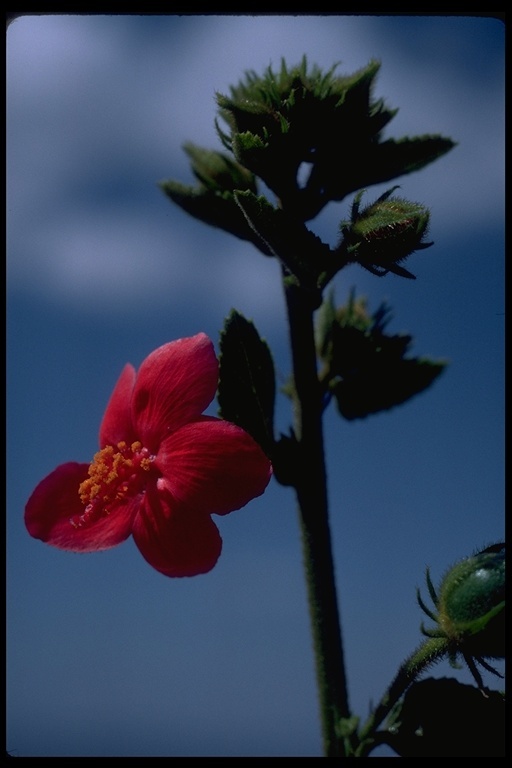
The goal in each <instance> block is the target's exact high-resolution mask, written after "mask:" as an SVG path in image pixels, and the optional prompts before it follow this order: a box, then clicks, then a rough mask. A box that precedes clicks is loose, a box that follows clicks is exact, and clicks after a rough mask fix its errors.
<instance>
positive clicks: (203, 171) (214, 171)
mask: <svg viewBox="0 0 512 768" xmlns="http://www.w3.org/2000/svg"><path fill="white" fill-rule="evenodd" d="M184 150H185V152H186V153H187V155H188V156H189V158H190V160H191V168H192V172H193V173H194V176H195V177H196V179H197V180H198V182H199V184H198V185H197V186H195V187H193V186H187V185H185V184H181V183H180V182H177V181H172V180H170V179H169V180H167V181H162V182H161V183H160V188H161V189H162V191H163V192H164V194H165V195H166V196H167V197H168V198H169V199H170V200H172V201H173V202H174V203H176V205H179V206H180V208H182V209H183V210H184V211H186V212H187V213H189V214H191V215H192V216H194V217H195V218H197V219H200V221H203V222H204V223H205V224H210V225H212V226H215V227H219V228H220V229H224V230H225V231H226V232H229V233H230V234H232V235H235V236H236V237H239V238H240V239H242V240H248V241H249V242H252V243H253V244H254V245H256V247H257V248H259V250H260V251H262V253H264V254H265V255H266V256H270V255H271V253H270V252H269V250H268V249H267V247H266V245H265V243H264V242H263V241H262V240H261V238H260V237H258V235H257V234H256V233H255V232H254V229H253V228H252V227H250V226H249V225H248V223H247V220H246V218H245V216H244V215H243V213H242V211H241V210H240V208H239V206H238V205H237V204H236V202H235V197H234V190H236V189H238V190H245V191H248V192H250V193H255V192H256V191H257V185H256V179H255V178H254V175H253V174H252V173H251V172H250V171H248V170H247V168H244V167H243V166H242V165H240V164H239V163H237V162H235V161H234V160H233V159H232V158H231V157H229V156H227V155H225V154H223V153H221V152H214V151H211V150H207V149H202V148H201V147H197V146H195V145H194V144H191V143H188V144H185V146H184Z"/></svg>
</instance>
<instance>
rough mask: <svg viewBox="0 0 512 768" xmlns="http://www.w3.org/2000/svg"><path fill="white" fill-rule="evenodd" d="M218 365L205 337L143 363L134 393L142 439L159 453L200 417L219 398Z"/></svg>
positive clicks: (183, 341)
mask: <svg viewBox="0 0 512 768" xmlns="http://www.w3.org/2000/svg"><path fill="white" fill-rule="evenodd" d="M217 380H218V362H217V358H216V356H215V350H214V348H213V344H212V342H211V341H210V339H209V338H208V337H207V336H206V335H205V334H204V333H199V334H197V336H193V337H192V338H187V339H178V340H177V341H171V342H170V343H169V344H164V345H163V346H162V347H159V348H158V349H156V350H155V351H154V352H152V353H151V354H150V355H149V356H148V357H146V359H145V360H144V361H143V363H142V365H141V367H140V370H139V372H138V374H137V380H136V383H135V389H134V393H133V411H132V412H133V423H134V425H135V430H136V432H137V435H138V438H139V439H140V440H141V441H142V443H143V444H144V445H145V446H146V447H147V448H149V449H150V450H152V451H154V452H156V450H157V449H158V446H159V444H160V441H161V440H162V438H163V437H164V436H165V435H167V434H169V432H171V431H174V430H176V429H178V428H179V427H181V426H182V425H183V424H186V423H187V422H188V421H191V420H192V419H195V418H197V417H198V416H200V414H201V413H202V412H203V411H204V409H205V408H206V407H207V406H208V405H209V404H210V403H211V401H212V400H213V398H214V396H215V391H216V388H217Z"/></svg>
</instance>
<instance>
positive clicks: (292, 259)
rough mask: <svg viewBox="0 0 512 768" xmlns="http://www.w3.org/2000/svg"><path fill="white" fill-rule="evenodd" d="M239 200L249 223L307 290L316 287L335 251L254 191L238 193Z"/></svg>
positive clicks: (237, 200) (236, 196) (236, 194)
mask: <svg viewBox="0 0 512 768" xmlns="http://www.w3.org/2000/svg"><path fill="white" fill-rule="evenodd" d="M235 199H236V202H237V203H238V205H239V206H240V208H241V209H242V211H243V213H244V215H245V217H246V219H247V221H248V223H249V225H250V226H251V227H252V228H253V229H254V231H255V233H258V235H259V236H260V237H261V239H262V240H263V242H264V243H265V245H266V246H267V248H268V250H270V251H271V252H272V253H273V254H274V255H275V256H277V258H278V259H279V260H280V261H281V263H282V264H284V266H285V267H286V268H287V270H288V272H289V273H290V275H294V277H295V278H296V279H297V283H299V284H301V285H302V286H303V287H304V288H306V289H315V288H316V287H317V284H318V279H319V276H320V274H322V273H323V272H324V271H325V270H326V269H327V267H328V265H329V260H330V254H331V250H330V248H329V246H328V245H326V244H325V243H323V242H322V241H321V240H320V238H319V237H317V236H316V235H315V234H314V233H313V232H311V231H310V230H309V229H307V227H306V226H305V225H304V224H303V223H302V222H301V221H299V220H297V219H296V218H295V217H291V216H290V215H289V214H287V213H286V212H285V211H283V210H282V209H281V208H274V206H272V205H271V204H270V203H269V202H268V200H267V199H266V198H265V197H263V196H260V197H256V195H254V194H253V193H252V192H250V191H246V192H236V193H235Z"/></svg>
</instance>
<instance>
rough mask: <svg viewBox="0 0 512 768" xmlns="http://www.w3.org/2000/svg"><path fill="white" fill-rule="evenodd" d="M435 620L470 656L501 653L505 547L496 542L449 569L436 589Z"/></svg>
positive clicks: (498, 656)
mask: <svg viewBox="0 0 512 768" xmlns="http://www.w3.org/2000/svg"><path fill="white" fill-rule="evenodd" d="M438 611H439V618H438V623H439V625H440V627H441V628H442V629H443V630H444V632H445V633H446V635H447V637H449V638H450V639H452V640H454V641H455V642H456V643H457V644H458V645H461V644H463V647H464V651H465V652H466V653H469V654H470V655H473V656H483V657H485V656H487V657H489V658H502V657H503V656H504V655H505V633H504V630H505V547H504V546H501V545H496V546H493V547H489V548H488V549H484V550H483V551H481V552H478V553H477V554H476V555H474V556H473V557H469V558H467V559H466V560H462V561H461V562H460V563H457V564H456V565H455V566H453V568H451V569H450V570H449V571H448V573H447V574H446V576H445V577H444V579H443V581H442V583H441V586H440V588H439V597H438Z"/></svg>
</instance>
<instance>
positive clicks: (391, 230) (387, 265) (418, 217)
mask: <svg viewBox="0 0 512 768" xmlns="http://www.w3.org/2000/svg"><path fill="white" fill-rule="evenodd" d="M395 189H397V187H392V189H390V190H388V191H387V192H385V193H384V194H383V195H381V196H380V197H379V198H378V199H377V200H376V201H375V202H374V203H371V204H370V205H368V206H367V207H366V208H364V209H363V210H362V211H360V210H359V204H360V202H361V198H362V196H363V194H364V190H363V191H362V192H360V193H359V194H357V195H356V197H355V199H354V203H353V205H352V212H351V220H350V221H349V222H342V224H341V232H342V235H343V240H342V242H341V243H340V246H339V248H338V249H342V248H343V249H345V250H346V251H347V253H348V255H349V261H352V262H357V263H359V264H360V265H361V266H362V267H364V268H365V269H368V270H369V271H370V272H372V273H373V274H375V275H378V276H379V277H382V276H384V275H386V274H387V273H388V272H394V273H395V274H397V275H400V276H401V277H408V278H414V275H412V274H411V273H410V272H408V271H407V270H406V269H404V268H403V267H401V266H399V264H398V262H400V261H403V260H404V259H406V258H407V257H408V256H410V255H411V253H413V252H414V251H418V250H422V249H424V248H428V247H429V246H430V245H432V243H425V242H424V240H423V238H424V237H425V235H426V233H427V229H428V223H429V218H430V214H429V211H428V209H427V208H425V207H424V206H423V205H420V204H419V203H412V202H410V201H408V200H404V199H403V198H400V197H391V194H392V193H393V192H394V190H395Z"/></svg>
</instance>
